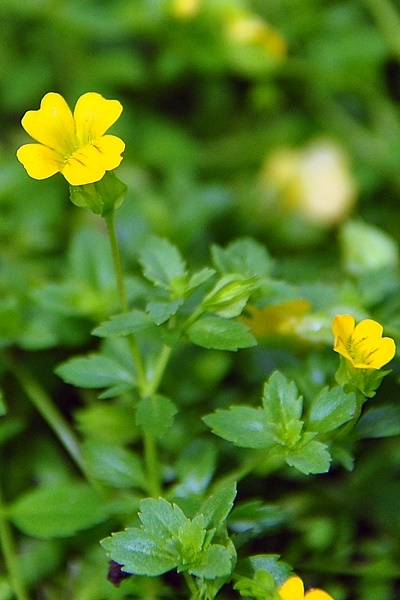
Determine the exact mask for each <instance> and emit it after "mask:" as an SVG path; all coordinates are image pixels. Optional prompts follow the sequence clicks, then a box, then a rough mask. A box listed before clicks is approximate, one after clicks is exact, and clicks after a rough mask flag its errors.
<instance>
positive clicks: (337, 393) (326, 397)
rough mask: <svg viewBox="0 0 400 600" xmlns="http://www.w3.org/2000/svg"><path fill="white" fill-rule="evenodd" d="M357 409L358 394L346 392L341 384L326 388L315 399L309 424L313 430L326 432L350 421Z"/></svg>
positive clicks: (309, 427)
mask: <svg viewBox="0 0 400 600" xmlns="http://www.w3.org/2000/svg"><path fill="white" fill-rule="evenodd" d="M355 410H356V396H355V394H354V393H351V394H346V393H345V392H344V391H343V388H342V387H340V386H337V387H334V388H333V389H332V390H328V388H324V389H323V390H322V392H321V393H320V394H319V395H318V396H317V397H316V398H314V399H313V401H312V403H311V407H310V410H309V414H308V420H307V423H308V426H307V428H308V429H310V430H311V431H317V432H318V433H326V432H327V431H332V430H333V429H336V428H337V427H340V425H343V423H346V422H347V421H349V420H350V419H351V418H352V417H353V416H354V412H355Z"/></svg>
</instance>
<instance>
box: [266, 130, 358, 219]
mask: <svg viewBox="0 0 400 600" xmlns="http://www.w3.org/2000/svg"><path fill="white" fill-rule="evenodd" d="M260 184H261V190H262V191H267V192H269V193H271V192H272V195H273V196H276V198H277V201H278V202H279V203H280V204H281V206H282V207H283V208H284V209H285V210H287V211H288V212H292V213H297V214H299V215H301V216H302V217H304V219H306V220H307V221H309V222H311V223H314V224H316V225H320V226H323V227H325V226H327V227H329V226H331V225H334V224H335V223H338V222H340V221H342V220H343V219H344V218H345V217H347V215H348V214H349V212H350V210H351V209H352V208H353V205H354V201H355V196H356V186H355V181H354V179H353V177H352V175H351V173H350V169H349V166H348V161H347V157H346V154H345V152H344V151H343V149H342V148H340V147H339V146H338V145H336V144H335V143H333V142H332V141H330V140H318V141H315V142H313V143H311V144H309V145H308V146H306V147H305V148H303V149H301V150H294V149H291V148H282V149H280V150H276V151H275V152H274V153H273V154H271V155H269V156H268V157H267V159H266V161H265V163H264V165H263V167H262V170H261V174H260Z"/></svg>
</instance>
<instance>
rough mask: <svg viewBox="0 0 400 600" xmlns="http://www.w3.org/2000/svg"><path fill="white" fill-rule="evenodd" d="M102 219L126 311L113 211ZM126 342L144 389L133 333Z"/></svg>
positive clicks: (118, 287) (122, 306) (142, 372)
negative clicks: (104, 223)
mask: <svg viewBox="0 0 400 600" xmlns="http://www.w3.org/2000/svg"><path fill="white" fill-rule="evenodd" d="M104 220H105V222H106V225H107V231H108V236H109V238H110V245H111V252H112V257H113V262H114V270H115V278H116V282H117V289H118V295H119V301H120V305H121V310H122V312H128V310H129V309H128V299H127V295H126V288H125V281H124V275H123V271H122V265H121V255H120V252H119V245H118V239H117V234H116V231H115V223H114V211H111V212H109V213H108V214H107V215H106V216H105V217H104ZM128 343H129V348H130V351H131V354H132V358H133V362H134V364H135V367H136V371H137V375H138V382H139V387H140V389H142V390H143V389H145V387H146V384H147V381H146V373H145V369H144V366H143V362H142V358H141V355H140V351H139V347H138V345H137V343H136V340H135V337H134V335H129V336H128Z"/></svg>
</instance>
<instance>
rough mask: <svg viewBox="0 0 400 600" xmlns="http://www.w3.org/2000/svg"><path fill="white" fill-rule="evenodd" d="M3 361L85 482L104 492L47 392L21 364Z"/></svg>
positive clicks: (76, 439) (8, 360)
mask: <svg viewBox="0 0 400 600" xmlns="http://www.w3.org/2000/svg"><path fill="white" fill-rule="evenodd" d="M4 361H5V362H6V364H7V365H8V367H9V369H10V371H11V372H12V373H13V375H14V377H15V378H16V379H17V381H18V382H19V384H20V386H21V387H22V389H23V390H24V392H25V394H26V395H27V397H28V398H29V400H30V401H31V402H32V404H33V406H34V407H35V408H36V410H37V411H38V412H39V413H40V414H41V415H42V417H43V419H44V420H45V421H46V423H47V424H48V425H49V427H50V428H51V429H52V430H53V431H54V433H55V435H56V436H57V437H58V439H59V440H60V442H61V444H62V445H63V446H64V448H65V450H66V451H67V452H68V454H69V455H70V457H71V458H72V460H73V461H74V462H75V464H76V465H77V467H78V468H79V469H80V471H81V472H82V474H83V475H84V477H85V479H86V480H87V482H88V483H89V484H90V485H91V486H92V487H93V488H94V489H95V490H96V491H97V492H99V493H100V494H104V490H103V487H102V485H101V484H100V483H99V482H98V481H97V480H96V479H93V477H92V476H91V475H90V473H89V472H88V471H87V469H86V465H85V462H84V460H83V458H82V454H81V449H80V443H79V440H78V438H77V437H76V436H75V434H74V432H73V431H72V429H71V428H70V426H69V424H68V422H67V421H66V420H65V419H64V417H63V415H62V414H61V412H60V411H59V410H58V408H57V406H55V404H54V402H53V400H52V399H51V398H50V397H49V396H48V394H47V392H46V391H45V390H44V389H43V388H42V386H41V385H40V384H39V383H38V381H36V379H34V377H33V376H32V375H31V373H30V372H29V371H28V370H27V369H26V368H24V367H23V366H22V365H20V364H19V363H17V361H15V360H14V359H13V358H11V357H10V356H9V355H7V356H4Z"/></svg>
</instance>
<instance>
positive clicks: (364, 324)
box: [352, 319, 383, 342]
mask: <svg viewBox="0 0 400 600" xmlns="http://www.w3.org/2000/svg"><path fill="white" fill-rule="evenodd" d="M382 333H383V327H382V325H381V324H380V323H378V322H377V321H373V320H372V319H364V321H360V323H358V325H356V327H355V329H354V333H353V335H352V338H353V340H354V341H355V342H357V341H359V340H362V339H365V338H368V339H369V340H371V341H372V340H377V339H379V338H381V337H382Z"/></svg>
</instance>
